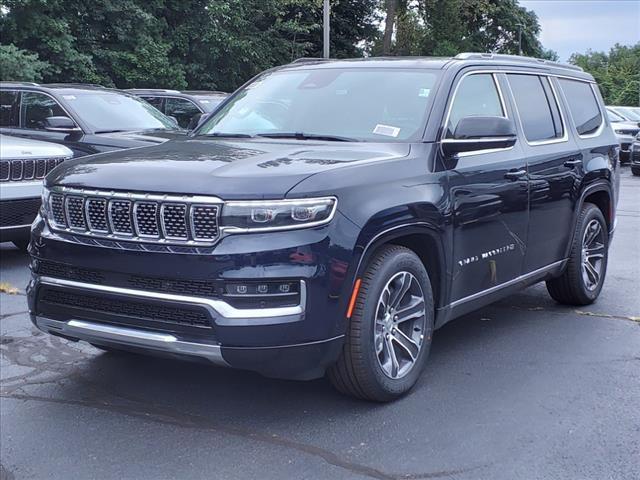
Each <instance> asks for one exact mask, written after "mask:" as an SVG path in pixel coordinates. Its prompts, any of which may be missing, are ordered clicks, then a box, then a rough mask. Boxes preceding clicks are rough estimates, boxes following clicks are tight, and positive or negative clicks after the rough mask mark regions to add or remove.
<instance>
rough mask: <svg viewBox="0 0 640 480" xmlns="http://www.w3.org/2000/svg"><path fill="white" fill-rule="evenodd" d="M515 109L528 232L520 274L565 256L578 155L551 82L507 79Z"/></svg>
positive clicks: (536, 77) (523, 77) (513, 75)
mask: <svg viewBox="0 0 640 480" xmlns="http://www.w3.org/2000/svg"><path fill="white" fill-rule="evenodd" d="M506 77H507V80H508V82H509V86H510V90H511V93H512V95H513V102H514V104H515V107H516V112H517V118H518V128H519V134H520V135H521V137H522V138H523V139H524V142H522V143H523V145H522V148H523V150H524V152H525V155H526V158H527V168H528V170H529V189H530V194H529V198H530V200H529V229H528V233H527V237H526V238H527V254H526V256H525V262H524V268H523V273H528V272H532V271H535V270H537V269H539V268H543V267H546V266H548V265H550V264H552V263H554V262H557V261H559V260H562V259H563V258H564V257H565V255H566V247H567V244H568V242H569V241H570V237H571V233H572V229H571V223H572V219H573V212H574V209H575V205H576V201H577V197H578V192H579V188H580V179H581V178H582V175H583V173H582V172H583V169H582V154H581V152H580V150H579V149H578V146H577V144H576V142H575V140H574V139H573V136H572V135H570V134H569V132H568V128H567V122H566V120H565V119H566V118H567V115H568V112H566V111H565V110H564V107H563V104H562V102H560V101H559V95H558V93H557V89H558V85H557V84H555V78H551V77H547V76H545V75H535V74H529V73H522V74H520V73H508V74H506Z"/></svg>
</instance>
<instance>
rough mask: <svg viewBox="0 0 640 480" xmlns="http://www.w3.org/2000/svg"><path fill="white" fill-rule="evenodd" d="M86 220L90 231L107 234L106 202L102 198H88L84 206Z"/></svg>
mask: <svg viewBox="0 0 640 480" xmlns="http://www.w3.org/2000/svg"><path fill="white" fill-rule="evenodd" d="M86 218H87V223H88V225H87V226H88V228H89V230H91V231H96V232H101V233H107V232H108V231H109V226H108V225H107V201H106V200H105V199H104V198H88V199H87V204H86Z"/></svg>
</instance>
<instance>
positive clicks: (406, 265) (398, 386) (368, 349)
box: [360, 251, 434, 396]
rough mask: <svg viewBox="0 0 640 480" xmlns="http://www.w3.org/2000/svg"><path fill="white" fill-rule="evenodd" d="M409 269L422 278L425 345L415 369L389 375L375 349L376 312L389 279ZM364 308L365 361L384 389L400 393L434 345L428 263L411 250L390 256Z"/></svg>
mask: <svg viewBox="0 0 640 480" xmlns="http://www.w3.org/2000/svg"><path fill="white" fill-rule="evenodd" d="M401 271H407V272H409V273H411V274H413V275H414V276H415V277H416V279H417V280H418V281H419V282H420V285H421V287H422V291H423V293H424V300H425V314H426V322H425V331H424V339H423V341H422V347H421V348H420V353H419V354H418V359H417V360H416V364H415V365H414V366H413V368H412V369H411V371H410V372H409V373H408V374H407V375H405V376H404V377H402V378H398V379H393V378H389V377H388V376H387V375H386V374H385V373H384V371H383V370H382V367H381V366H380V363H379V362H378V358H377V355H376V352H375V342H374V329H375V316H376V309H377V307H378V300H379V298H380V295H381V294H382V291H383V289H384V287H385V285H386V284H387V282H388V281H389V280H390V279H391V278H392V277H393V276H394V275H395V274H396V273H398V272H401ZM366 293H367V295H366V298H365V299H364V308H363V310H362V318H361V319H360V320H361V322H362V340H363V342H362V343H363V344H362V345H361V348H362V353H363V356H364V359H365V362H366V363H367V365H368V366H369V368H368V370H369V372H370V374H371V375H372V376H373V380H374V382H373V383H374V384H375V385H379V386H380V387H381V388H382V390H383V391H384V392H387V393H388V394H389V395H390V396H398V395H401V394H403V393H405V392H406V391H408V390H409V389H410V388H411V387H412V386H413V385H414V384H415V383H416V381H417V380H418V377H419V376H420V374H421V372H422V370H423V369H424V365H425V364H426V360H427V357H428V355H429V350H430V348H431V338H432V336H433V326H434V309H433V294H432V289H431V282H430V280H429V276H428V274H427V271H426V269H425V268H424V265H423V264H422V262H421V261H420V259H419V258H418V257H417V256H416V255H415V254H413V253H412V252H410V251H400V252H398V253H396V254H394V255H391V256H390V257H388V258H386V259H385V261H384V262H383V264H382V265H381V266H380V268H379V269H378V270H377V271H376V272H375V276H374V278H373V279H372V281H371V283H370V284H369V288H368V290H367V292H366Z"/></svg>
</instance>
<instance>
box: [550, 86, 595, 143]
mask: <svg viewBox="0 0 640 480" xmlns="http://www.w3.org/2000/svg"><path fill="white" fill-rule="evenodd" d="M558 82H559V83H560V87H561V88H562V91H563V92H564V96H565V98H566V99H567V104H568V105H569V111H570V112H571V117H572V118H573V122H574V123H575V124H576V130H578V135H588V134H590V133H594V132H595V131H596V130H598V128H599V127H600V125H601V124H602V120H603V118H602V112H600V108H599V107H598V100H596V96H595V95H594V93H593V89H592V88H591V85H590V84H589V83H586V82H581V81H579V80H567V79H564V78H560V79H558Z"/></svg>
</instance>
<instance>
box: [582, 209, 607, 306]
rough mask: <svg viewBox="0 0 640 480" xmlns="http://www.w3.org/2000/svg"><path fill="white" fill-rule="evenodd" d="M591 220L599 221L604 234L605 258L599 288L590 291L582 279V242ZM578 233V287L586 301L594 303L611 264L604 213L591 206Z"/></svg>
mask: <svg viewBox="0 0 640 480" xmlns="http://www.w3.org/2000/svg"><path fill="white" fill-rule="evenodd" d="M591 220H597V221H598V222H599V223H600V227H601V228H602V231H603V232H604V235H603V239H604V240H603V243H604V256H603V257H602V269H601V273H600V281H599V283H598V286H597V287H596V288H595V289H594V290H589V289H588V288H587V287H586V285H585V284H584V280H583V278H582V241H583V238H584V234H585V231H586V229H587V225H589V222H591ZM577 233H578V238H577V239H576V245H575V249H574V255H575V256H576V258H575V259H574V260H575V263H576V267H577V276H578V277H579V282H578V287H579V289H580V293H581V294H582V295H584V297H585V298H586V299H588V300H589V301H593V300H595V299H596V298H598V295H600V291H601V290H602V287H603V285H604V280H605V276H606V274H607V264H608V262H609V231H608V228H607V222H606V221H605V219H604V215H602V212H601V211H600V209H599V208H598V207H596V206H595V205H591V206H590V207H589V208H588V210H587V212H586V213H585V214H584V215H583V217H582V222H581V224H580V229H579V230H578V232H577Z"/></svg>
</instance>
